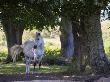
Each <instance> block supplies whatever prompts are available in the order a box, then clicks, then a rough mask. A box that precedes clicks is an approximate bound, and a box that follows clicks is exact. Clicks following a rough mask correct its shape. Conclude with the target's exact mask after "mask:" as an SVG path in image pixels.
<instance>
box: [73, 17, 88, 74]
mask: <svg viewBox="0 0 110 82" xmlns="http://www.w3.org/2000/svg"><path fill="white" fill-rule="evenodd" d="M74 21H75V20H74ZM72 25H73V35H74V45H75V46H74V47H75V48H74V54H75V55H74V57H75V58H76V60H77V68H78V70H79V71H80V72H84V71H85V68H86V65H87V64H89V62H88V61H87V60H88V57H89V56H88V45H87V43H86V42H87V33H86V31H85V25H84V17H83V16H81V18H80V21H79V22H78V23H75V22H73V23H72ZM74 57H73V59H74Z"/></svg>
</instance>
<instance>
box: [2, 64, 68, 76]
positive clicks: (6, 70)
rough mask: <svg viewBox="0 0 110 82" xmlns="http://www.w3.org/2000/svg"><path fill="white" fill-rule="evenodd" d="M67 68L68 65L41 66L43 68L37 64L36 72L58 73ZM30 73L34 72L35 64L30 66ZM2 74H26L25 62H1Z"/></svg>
mask: <svg viewBox="0 0 110 82" xmlns="http://www.w3.org/2000/svg"><path fill="white" fill-rule="evenodd" d="M66 69H67V66H57V65H52V66H41V69H39V68H38V66H36V69H35V71H34V73H58V72H63V71H65V70H66ZM30 73H33V66H32V65H31V66H30ZM0 74H25V64H23V63H16V64H12V63H11V64H0Z"/></svg>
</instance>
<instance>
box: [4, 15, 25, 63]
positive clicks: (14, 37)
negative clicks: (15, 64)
mask: <svg viewBox="0 0 110 82" xmlns="http://www.w3.org/2000/svg"><path fill="white" fill-rule="evenodd" d="M2 24H3V30H4V32H5V35H6V40H7V47H8V56H7V58H6V63H8V62H10V61H11V56H10V53H11V52H10V49H11V47H12V46H13V45H15V44H19V45H20V44H22V34H23V31H24V28H21V27H18V26H17V25H15V24H14V23H13V22H12V20H11V18H10V17H5V16H3V19H2Z"/></svg>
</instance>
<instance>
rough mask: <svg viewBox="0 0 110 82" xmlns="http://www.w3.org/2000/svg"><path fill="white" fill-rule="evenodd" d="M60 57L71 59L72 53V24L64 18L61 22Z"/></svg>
mask: <svg viewBox="0 0 110 82" xmlns="http://www.w3.org/2000/svg"><path fill="white" fill-rule="evenodd" d="M61 24H62V26H61V28H60V31H61V36H60V41H61V55H62V56H64V57H69V58H70V57H72V56H73V52H74V38H73V34H72V22H71V21H70V20H69V19H68V18H65V17H62V20H61Z"/></svg>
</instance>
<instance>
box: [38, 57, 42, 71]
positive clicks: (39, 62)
mask: <svg viewBox="0 0 110 82" xmlns="http://www.w3.org/2000/svg"><path fill="white" fill-rule="evenodd" d="M42 58H43V56H41V57H40V59H39V60H38V64H39V69H40V68H41V63H42Z"/></svg>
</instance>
